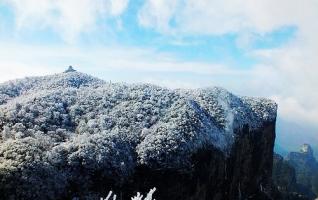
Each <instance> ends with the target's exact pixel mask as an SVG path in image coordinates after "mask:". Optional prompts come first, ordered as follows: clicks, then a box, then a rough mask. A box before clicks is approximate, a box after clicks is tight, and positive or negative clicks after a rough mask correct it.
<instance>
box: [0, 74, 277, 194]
mask: <svg viewBox="0 0 318 200" xmlns="http://www.w3.org/2000/svg"><path fill="white" fill-rule="evenodd" d="M0 104H2V105H0V131H1V139H0V142H1V144H0V181H1V182H0V198H3V199H34V198H36V199H70V198H72V197H75V196H77V197H79V198H81V199H99V197H101V196H105V195H106V194H107V193H108V191H109V190H113V191H115V193H117V194H118V196H119V199H129V198H130V196H132V194H134V193H135V192H136V191H141V192H147V191H149V189H150V188H153V187H156V188H157V191H156V193H155V198H156V199H159V200H160V199H165V200H179V199H183V200H208V199H209V200H210V199H215V200H218V199H258V200H262V199H264V200H265V199H273V198H275V196H273V195H275V192H273V190H274V188H273V187H272V184H271V174H272V164H273V163H272V162H273V160H272V157H273V146H274V140H275V121H276V109H277V106H276V104H275V103H274V102H272V101H270V100H266V99H261V98H248V97H239V96H236V95H233V94H232V93H230V92H228V91H226V90H224V89H222V88H217V87H214V88H206V89H197V90H169V89H165V88H161V87H157V86H153V85H126V84H109V83H105V82H103V81H101V80H99V79H96V78H94V77H90V76H88V75H85V74H82V73H79V72H74V71H70V72H68V73H63V74H57V75H53V76H47V77H36V78H28V79H24V80H18V81H12V82H8V83H5V84H2V85H0Z"/></svg>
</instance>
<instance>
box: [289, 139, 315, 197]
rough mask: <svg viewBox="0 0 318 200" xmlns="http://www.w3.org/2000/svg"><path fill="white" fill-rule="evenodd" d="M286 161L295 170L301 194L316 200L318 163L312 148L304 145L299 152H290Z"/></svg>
mask: <svg viewBox="0 0 318 200" xmlns="http://www.w3.org/2000/svg"><path fill="white" fill-rule="evenodd" d="M286 160H287V161H288V163H289V164H290V165H291V166H293V167H294V168H295V171H296V179H297V183H298V185H299V190H300V192H301V193H303V194H307V196H308V197H309V198H311V199H315V198H316V197H317V196H318V162H317V161H316V159H315V157H314V153H313V150H312V148H311V146H310V145H309V144H304V145H302V146H301V148H300V150H299V152H290V153H289V154H288V155H287V158H286Z"/></svg>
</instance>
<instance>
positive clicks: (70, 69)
mask: <svg viewBox="0 0 318 200" xmlns="http://www.w3.org/2000/svg"><path fill="white" fill-rule="evenodd" d="M69 72H76V70H75V69H74V68H73V67H72V65H70V66H69V67H68V69H67V70H65V71H64V73H69Z"/></svg>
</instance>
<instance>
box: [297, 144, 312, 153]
mask: <svg viewBox="0 0 318 200" xmlns="http://www.w3.org/2000/svg"><path fill="white" fill-rule="evenodd" d="M300 153H305V154H310V155H312V154H313V150H312V148H311V146H310V145H309V144H303V145H302V146H301V148H300Z"/></svg>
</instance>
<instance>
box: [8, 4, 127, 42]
mask: <svg viewBox="0 0 318 200" xmlns="http://www.w3.org/2000/svg"><path fill="white" fill-rule="evenodd" d="M6 3H7V4H8V5H10V6H11V7H13V9H14V14H15V18H16V26H17V29H18V30H20V31H21V32H23V31H24V29H25V28H27V29H36V30H38V29H44V28H52V29H53V30H54V31H56V32H57V33H58V34H61V35H62V37H63V39H64V40H65V41H68V42H73V41H74V40H76V38H77V36H78V35H79V34H80V33H83V32H90V31H92V30H93V29H95V28H96V26H97V22H98V20H99V19H104V18H107V17H118V16H120V15H121V14H122V13H123V12H124V11H125V9H126V7H127V5H128V0H116V1H115V0H41V1H38V0H6Z"/></svg>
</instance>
